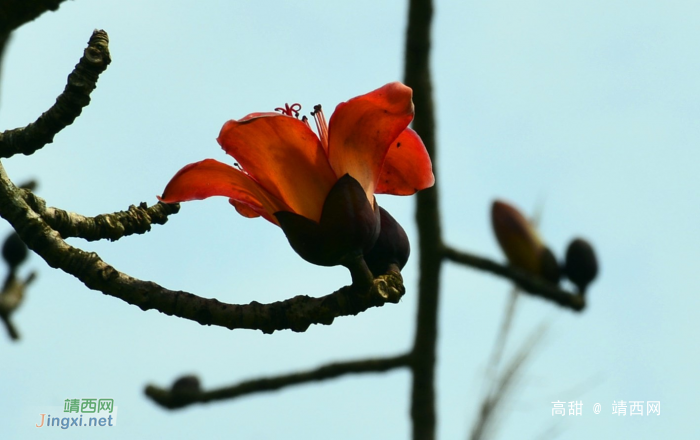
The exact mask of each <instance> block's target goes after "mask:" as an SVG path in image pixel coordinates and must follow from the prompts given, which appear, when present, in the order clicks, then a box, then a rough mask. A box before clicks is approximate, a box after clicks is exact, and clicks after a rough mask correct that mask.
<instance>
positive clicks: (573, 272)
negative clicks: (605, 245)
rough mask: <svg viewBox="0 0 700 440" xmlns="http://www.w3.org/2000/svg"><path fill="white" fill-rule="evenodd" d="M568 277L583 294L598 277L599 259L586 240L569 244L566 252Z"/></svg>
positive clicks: (577, 240)
mask: <svg viewBox="0 0 700 440" xmlns="http://www.w3.org/2000/svg"><path fill="white" fill-rule="evenodd" d="M565 271H566V276H567V277H568V278H569V279H570V280H571V282H572V283H574V284H576V286H577V287H578V289H579V292H580V293H581V294H583V293H584V292H585V291H586V287H587V286H588V285H589V284H590V283H591V281H593V280H594V279H595V277H596V275H598V259H597V258H596V256H595V251H594V250H593V246H591V245H590V243H588V242H587V241H586V240H583V239H581V238H577V239H575V240H573V241H572V242H571V243H569V247H568V249H567V250H566V266H565Z"/></svg>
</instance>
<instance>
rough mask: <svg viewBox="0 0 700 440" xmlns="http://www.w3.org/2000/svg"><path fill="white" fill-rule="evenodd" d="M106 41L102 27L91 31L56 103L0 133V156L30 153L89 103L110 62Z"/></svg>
mask: <svg viewBox="0 0 700 440" xmlns="http://www.w3.org/2000/svg"><path fill="white" fill-rule="evenodd" d="M108 43H109V38H108V37H107V33H106V32H105V31H101V30H96V31H94V32H93V33H92V37H90V41H89V42H88V47H87V48H86V49H85V53H84V55H83V57H82V58H81V59H80V61H79V62H78V64H77V65H76V66H75V69H74V70H73V72H71V74H70V75H68V84H67V85H66V88H65V89H64V90H63V93H61V94H60V95H59V96H58V98H56V103H55V104H54V105H53V106H52V107H51V108H50V109H48V110H47V111H46V112H45V113H43V114H42V115H41V116H39V119H37V120H36V121H35V122H32V123H31V124H29V125H27V126H26V127H23V128H16V129H14V130H7V131H4V132H2V133H0V157H11V156H13V155H15V154H25V155H30V154H32V153H34V152H35V151H36V150H38V149H40V148H42V147H43V146H44V145H46V144H50V143H51V142H53V137H54V136H55V135H56V134H57V133H58V132H59V131H61V130H63V129H64V128H65V127H67V126H68V125H70V124H72V123H73V121H74V120H75V118H77V117H78V116H79V115H80V113H81V112H82V109H83V107H85V106H87V105H88V104H89V103H90V93H91V92H92V91H93V90H94V89H95V87H96V86H97V79H98V77H99V75H100V74H101V73H102V72H104V71H105V69H107V66H108V65H109V63H110V62H111V59H110V56H109V48H108Z"/></svg>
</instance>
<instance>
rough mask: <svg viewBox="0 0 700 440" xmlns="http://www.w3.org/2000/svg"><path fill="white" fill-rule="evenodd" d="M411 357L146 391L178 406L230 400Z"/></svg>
mask: <svg viewBox="0 0 700 440" xmlns="http://www.w3.org/2000/svg"><path fill="white" fill-rule="evenodd" d="M410 359H411V358H410V356H409V355H407V354H403V355H399V356H393V357H386V358H380V359H367V360H361V361H351V362H337V363H333V364H328V365H324V366H322V367H319V368H316V369H314V370H309V371H302V372H298V373H292V374H285V375H283V376H277V377H264V378H260V379H253V380H246V381H243V382H240V383H238V384H236V385H233V386H229V387H224V388H218V389H214V390H211V391H200V390H199V389H198V388H196V387H195V388H194V389H191V388H190V389H182V390H178V389H177V387H173V389H164V388H159V387H156V386H153V385H149V386H147V387H146V395H147V396H149V397H150V398H151V399H153V401H155V402H156V403H158V404H159V405H161V406H163V407H165V408H169V409H176V408H182V407H184V406H188V405H191V404H194V403H207V402H213V401H216V400H230V399H236V398H238V397H242V396H245V395H249V394H254V393H260V392H265V391H276V390H279V389H282V388H286V387H289V386H292V385H299V384H303V383H308V382H319V381H323V380H328V379H334V378H337V377H340V376H345V375H347V374H363V373H383V372H386V371H389V370H393V369H396V368H402V367H407V366H408V365H409V363H410Z"/></svg>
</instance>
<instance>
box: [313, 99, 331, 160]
mask: <svg viewBox="0 0 700 440" xmlns="http://www.w3.org/2000/svg"><path fill="white" fill-rule="evenodd" d="M311 116H313V117H314V120H315V121H316V129H317V130H318V137H319V138H320V139H321V145H323V148H324V149H325V150H326V151H328V123H327V122H326V117H325V116H323V110H322V109H321V104H317V105H315V106H314V111H312V112H311Z"/></svg>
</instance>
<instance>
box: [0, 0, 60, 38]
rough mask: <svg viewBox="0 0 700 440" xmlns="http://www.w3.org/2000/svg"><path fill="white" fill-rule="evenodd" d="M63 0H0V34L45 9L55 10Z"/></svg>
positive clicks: (14, 27)
mask: <svg viewBox="0 0 700 440" xmlns="http://www.w3.org/2000/svg"><path fill="white" fill-rule="evenodd" d="M64 1H65V0H2V1H0V34H7V33H9V32H11V31H13V30H14V29H17V28H18V27H20V26H22V25H23V24H25V23H28V22H30V21H32V20H34V19H36V18H37V17H39V16H40V15H41V14H43V13H44V12H47V11H55V10H57V9H58V6H59V5H60V4H61V3H63V2H64Z"/></svg>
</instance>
